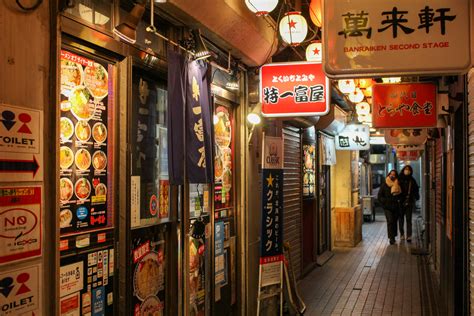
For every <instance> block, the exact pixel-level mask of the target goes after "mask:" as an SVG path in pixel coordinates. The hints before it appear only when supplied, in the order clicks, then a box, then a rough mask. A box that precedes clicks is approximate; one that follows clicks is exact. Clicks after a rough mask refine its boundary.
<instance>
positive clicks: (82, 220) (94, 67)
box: [59, 50, 114, 234]
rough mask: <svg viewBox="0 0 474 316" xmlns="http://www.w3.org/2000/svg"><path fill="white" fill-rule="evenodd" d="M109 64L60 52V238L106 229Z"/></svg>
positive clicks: (110, 66) (108, 154)
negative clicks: (61, 235) (86, 231)
mask: <svg viewBox="0 0 474 316" xmlns="http://www.w3.org/2000/svg"><path fill="white" fill-rule="evenodd" d="M112 79H113V65H111V64H108V63H106V62H102V61H99V60H92V59H88V58H85V57H82V56H79V55H76V54H73V53H71V52H68V51H64V50H62V51H61V97H60V99H61V103H60V110H61V118H60V124H59V125H60V126H59V127H60V128H59V129H60V152H59V157H60V160H59V172H60V179H59V187H60V207H61V211H60V223H59V225H60V230H61V234H70V233H80V232H82V231H84V230H90V229H93V228H99V227H104V226H107V219H108V218H109V217H108V212H109V211H110V210H109V209H108V207H109V206H110V205H109V204H108V203H107V201H108V196H110V192H109V191H110V190H109V189H110V188H109V182H108V177H107V174H108V171H109V167H110V166H111V163H112V160H111V156H110V153H109V151H108V148H109V140H110V139H111V135H110V133H111V130H110V129H109V121H108V117H109V113H110V112H111V110H112V109H113V105H114V102H113V98H112V95H113V80H112Z"/></svg>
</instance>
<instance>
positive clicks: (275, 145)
mask: <svg viewBox="0 0 474 316" xmlns="http://www.w3.org/2000/svg"><path fill="white" fill-rule="evenodd" d="M262 159H263V161H262V165H263V168H264V169H283V138H281V137H271V136H265V140H264V142H263V155H262Z"/></svg>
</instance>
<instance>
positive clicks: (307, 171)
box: [303, 145, 316, 197]
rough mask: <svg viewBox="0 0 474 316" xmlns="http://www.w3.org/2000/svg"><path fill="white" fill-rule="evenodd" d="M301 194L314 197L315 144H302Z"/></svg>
mask: <svg viewBox="0 0 474 316" xmlns="http://www.w3.org/2000/svg"><path fill="white" fill-rule="evenodd" d="M303 159H304V161H303V196H304V197H314V190H315V183H316V182H315V180H316V170H315V159H316V146H314V145H303Z"/></svg>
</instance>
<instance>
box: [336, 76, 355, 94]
mask: <svg viewBox="0 0 474 316" xmlns="http://www.w3.org/2000/svg"><path fill="white" fill-rule="evenodd" d="M337 86H338V88H339V90H341V92H342V93H345V94H349V93H352V92H354V90H355V88H356V85H355V82H354V80H352V79H344V80H339V81H338V82H337Z"/></svg>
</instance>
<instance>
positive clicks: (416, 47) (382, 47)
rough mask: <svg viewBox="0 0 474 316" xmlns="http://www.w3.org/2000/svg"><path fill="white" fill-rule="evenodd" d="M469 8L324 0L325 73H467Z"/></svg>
mask: <svg viewBox="0 0 474 316" xmlns="http://www.w3.org/2000/svg"><path fill="white" fill-rule="evenodd" d="M470 5H472V1H470V0H437V1H434V2H432V1H428V2H427V1H423V0H397V1H378V0H346V1H344V2H340V1H337V0H325V1H324V5H323V8H324V12H323V16H324V19H323V23H324V25H323V27H322V29H323V41H324V43H323V47H324V50H323V54H324V58H323V60H325V67H324V69H325V72H326V73H327V74H328V76H330V77H331V78H333V77H340V78H348V77H354V76H360V77H364V78H367V77H377V76H381V75H386V76H391V75H403V76H407V75H410V74H428V73H431V74H453V73H464V72H466V70H467V69H468V68H469V67H470V65H471V46H470V45H471V41H472V34H470V32H471V28H469V27H467V26H468V25H470V12H471V8H470ZM446 56H449V58H446Z"/></svg>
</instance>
